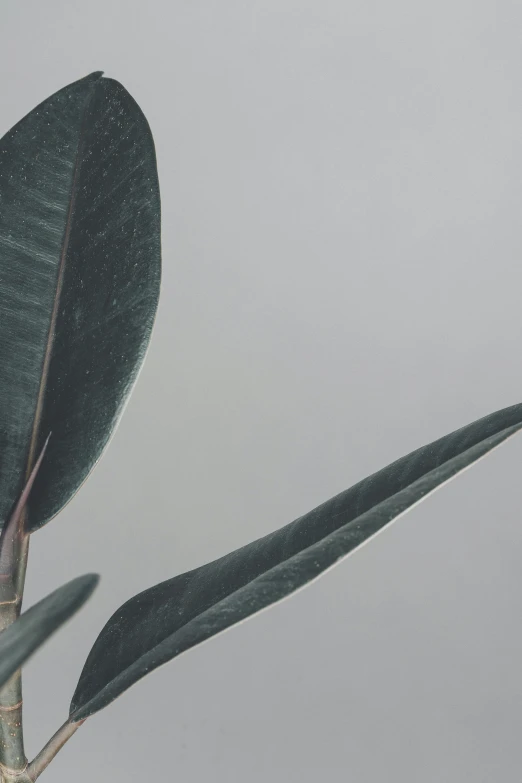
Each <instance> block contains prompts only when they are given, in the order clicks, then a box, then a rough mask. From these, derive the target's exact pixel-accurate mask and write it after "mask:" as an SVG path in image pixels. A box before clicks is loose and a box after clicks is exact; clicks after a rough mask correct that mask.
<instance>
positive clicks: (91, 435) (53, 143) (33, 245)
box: [0, 73, 160, 531]
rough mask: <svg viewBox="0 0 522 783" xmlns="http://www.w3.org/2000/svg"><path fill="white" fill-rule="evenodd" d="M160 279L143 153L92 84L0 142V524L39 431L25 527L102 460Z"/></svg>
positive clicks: (133, 122)
mask: <svg viewBox="0 0 522 783" xmlns="http://www.w3.org/2000/svg"><path fill="white" fill-rule="evenodd" d="M159 281H160V200H159V189H158V179H157V171H156V159H155V152H154V144H153V140H152V136H151V133H150V129H149V126H148V124H147V121H146V119H145V117H144V116H143V113H142V111H141V110H140V108H139V107H138V105H137V104H136V102H135V101H134V100H133V98H132V97H131V96H130V95H129V93H128V92H127V91H126V90H125V89H124V88H123V87H122V85H121V84H119V83H118V82H116V81H114V80H112V79H106V78H102V74H101V73H93V74H91V75H90V76H88V77H86V78H85V79H81V80H80V81H77V82H75V83H74V84H71V85H69V86H68V87H65V88H64V89H62V90H60V91H59V92H57V93H55V94H54V95H52V96H51V97H50V98H48V99H47V100H46V101H44V102H43V103H41V104H40V105H39V106H37V107H36V109H34V110H33V111H32V112H30V113H29V114H28V115H27V116H26V117H24V119H23V120H21V121H20V122H19V123H18V124H17V125H15V127H14V128H13V129H12V130H10V131H9V132H8V133H7V134H6V136H4V138H3V139H2V140H0V323H1V325H2V326H1V338H0V525H1V524H3V523H4V521H5V519H6V516H7V513H8V512H9V509H10V508H11V506H12V504H13V502H14V500H15V498H16V497H17V496H18V494H19V492H20V490H21V487H22V485H23V483H24V480H25V479H26V478H27V475H28V473H29V471H30V469H31V467H32V465H33V464H34V460H35V456H36V454H37V453H38V452H39V451H40V449H41V448H42V445H43V442H44V440H45V438H46V436H47V435H48V434H49V432H51V431H52V433H53V436H52V439H51V441H50V444H49V449H48V452H47V456H46V460H45V463H44V464H43V465H42V468H41V471H40V473H39V475H38V477H37V479H36V482H35V486H34V489H33V492H32V495H31V502H30V505H29V511H28V529H29V530H31V531H32V530H35V529H36V528H38V527H40V526H41V525H43V524H45V522H47V521H48V520H49V519H50V518H51V517H53V516H54V515H55V514H56V513H57V512H58V511H59V510H60V509H61V508H62V506H63V505H64V504H65V503H66V502H67V501H68V500H69V499H70V498H71V496H72V495H73V494H74V493H75V492H76V490H77V489H78V487H79V486H80V484H81V483H82V482H83V481H84V480H85V478H86V477H87V475H88V473H89V471H90V470H91V469H92V467H93V466H94V464H95V463H96V462H97V460H98V459H99V457H100V455H101V452H102V450H103V449H104V447H105V445H106V444H107V442H108V439H109V437H110V435H111V432H112V430H113V429H114V427H115V425H116V423H117V420H118V418H119V416H120V414H121V411H122V408H123V405H124V402H125V399H126V397H127V396H128V394H129V392H130V390H131V388H132V385H133V383H134V381H135V379H136V375H137V372H138V369H139V367H140V365H141V362H142V360H143V357H144V354H145V350H146V347H147V344H148V341H149V337H150V333H151V329H152V324H153V320H154V315H155V312H156V306H157V301H158V293H159Z"/></svg>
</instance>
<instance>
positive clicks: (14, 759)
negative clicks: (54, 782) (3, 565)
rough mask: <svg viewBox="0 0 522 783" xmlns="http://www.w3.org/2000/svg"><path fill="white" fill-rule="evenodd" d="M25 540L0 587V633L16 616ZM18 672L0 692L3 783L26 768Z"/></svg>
mask: <svg viewBox="0 0 522 783" xmlns="http://www.w3.org/2000/svg"><path fill="white" fill-rule="evenodd" d="M28 549H29V536H28V535H25V536H23V538H22V539H21V540H20V541H19V545H18V546H17V552H16V567H15V569H14V573H13V574H12V575H11V579H10V580H9V582H7V583H6V582H3V583H2V584H1V586H0V631H3V630H5V629H6V628H8V627H9V625H11V623H13V622H14V621H15V620H16V619H17V618H18V617H19V615H20V609H21V606H22V595H23V589H24V581H25V571H26V567H27V555H28ZM22 702H23V699H22V671H21V669H19V670H18V671H17V672H15V673H14V674H13V676H12V677H11V678H10V679H9V681H8V682H7V683H6V684H5V685H4V687H3V688H2V689H1V690H0V771H1V774H2V777H3V778H4V779H5V780H6V781H7V779H8V777H9V775H10V773H11V772H14V773H20V772H23V770H24V769H25V767H26V766H27V758H26V755H25V751H24V733H23V726H22Z"/></svg>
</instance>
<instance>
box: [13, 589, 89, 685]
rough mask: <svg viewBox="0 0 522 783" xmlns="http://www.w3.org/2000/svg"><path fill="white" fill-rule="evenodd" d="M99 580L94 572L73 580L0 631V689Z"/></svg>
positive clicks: (82, 601)
mask: <svg viewBox="0 0 522 783" xmlns="http://www.w3.org/2000/svg"><path fill="white" fill-rule="evenodd" d="M98 581H99V576H98V575H97V574H85V575H84V576H78V577H76V579H72V580H71V581H70V582H67V584H65V585H62V586H61V587H59V588H58V589H57V590H54V592H52V593H50V594H49V595H48V596H46V597H45V598H44V599H42V600H41V601H39V602H38V603H37V604H35V605H34V606H32V607H31V608H30V609H28V610H27V611H26V612H24V613H23V614H22V615H21V616H20V617H19V618H18V620H15V622H14V623H13V624H12V625H10V626H9V628H7V629H6V630H5V631H2V633H0V688H1V687H2V685H5V683H6V682H7V681H8V679H9V678H10V677H11V675H12V674H14V673H15V671H17V670H18V669H19V668H20V667H21V665H22V664H23V663H25V661H26V660H27V659H28V658H29V657H30V656H31V655H32V654H33V652H34V651H35V650H36V649H37V648H38V647H40V645H42V644H43V643H44V642H45V641H46V639H48V637H49V636H50V635H51V634H52V633H54V631H56V630H57V629H58V628H59V627H60V626H61V625H63V623H65V621H66V620H68V619H69V618H70V617H71V616H72V615H73V614H74V613H75V612H77V611H78V609H80V607H81V606H83V604H84V603H85V601H86V600H87V599H88V598H89V596H90V595H91V593H92V591H93V590H94V588H95V587H96V585H97V584H98Z"/></svg>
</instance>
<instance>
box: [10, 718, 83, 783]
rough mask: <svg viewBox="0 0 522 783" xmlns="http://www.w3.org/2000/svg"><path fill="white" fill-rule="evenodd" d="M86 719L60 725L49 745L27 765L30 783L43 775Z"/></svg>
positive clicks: (23, 782)
mask: <svg viewBox="0 0 522 783" xmlns="http://www.w3.org/2000/svg"><path fill="white" fill-rule="evenodd" d="M85 720H87V719H86V718H84V720H81V721H79V722H78V723H69V721H65V723H64V724H63V726H60V728H59V729H58V731H57V732H56V734H54V735H53V736H52V737H51V739H50V740H49V742H48V743H47V745H45V746H44V747H43V748H42V750H41V751H40V753H39V754H38V755H37V756H35V758H34V759H33V760H32V761H31V763H30V764H29V766H28V767H27V769H26V771H25V774H26V775H27V778H28V780H29V781H30V783H34V781H35V780H36V778H37V777H38V776H39V775H41V773H42V772H43V771H44V769H45V768H46V767H47V765H48V764H49V763H50V762H51V761H52V760H53V759H54V757H55V756H56V754H57V753H58V751H59V750H60V749H61V748H62V747H63V746H64V745H65V743H66V742H67V740H68V739H69V738H70V737H72V735H73V734H74V732H75V731H76V730H77V729H79V728H80V726H81V725H82V723H85ZM6 783H8V782H6ZM17 783H18V779H17ZM20 783H25V781H23V780H20Z"/></svg>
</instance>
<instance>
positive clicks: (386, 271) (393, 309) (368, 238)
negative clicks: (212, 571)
mask: <svg viewBox="0 0 522 783" xmlns="http://www.w3.org/2000/svg"><path fill="white" fill-rule="evenodd" d="M521 23H522V7H521V5H520V3H516V2H507V1H505V0H495V1H494V2H493V0H491V2H481V1H479V0H474V2H470V1H469V0H444V1H443V0H439V2H437V3H434V2H432V3H418V2H406V0H396V1H395V2H389V0H357V1H354V0H338V2H333V1H332V0H313V1H311V0H300V2H296V1H295V2H291V1H290V0H263V1H262V0H250V1H247V2H244V1H243V2H232V0H222V1H221V2H211V0H201V1H200V0H190V2H189V1H188V0H178V1H177V2H159V0H156V1H154V0H149V1H148V2H134V1H133V2H130V1H129V0H126V1H125V2H124V0H103V1H101V0H91V2H89V3H85V2H78V0H67V1H65V0H64V2H58V1H57V0H55V1H54V2H52V1H51V0H46V2H37V0H32V1H29V0H25V2H20V1H18V2H16V1H15V0H13V1H12V2H9V0H3V2H2V3H1V29H0V72H1V73H2V77H3V78H2V86H1V103H0V126H1V127H0V133H4V132H5V131H7V130H8V129H9V128H10V127H11V126H12V125H13V124H14V123H15V122H16V121H17V120H18V119H20V118H21V117H22V116H23V115H24V114H25V113H26V112H27V111H29V110H30V109H32V108H33V106H34V105H36V104H37V103H39V102H40V101H41V100H43V99H44V98H46V97H47V96H48V95H49V94H51V93H52V92H54V91H55V90H57V89H59V88H60V87H62V86H64V85H65V84H67V83H69V82H71V81H73V80H75V79H77V78H80V77H82V76H84V75H86V74H87V73H89V72H90V71H93V70H97V69H104V70H105V72H106V74H107V75H108V76H112V77H114V78H116V79H118V80H120V81H121V82H122V83H123V84H124V85H125V86H126V87H127V89H128V90H129V91H130V92H131V93H132V95H133V96H134V97H135V98H136V100H137V101H138V103H139V104H140V105H141V107H142V108H143V110H144V112H145V114H146V116H147V117H148V119H149V122H150V124H151V126H152V130H153V133H154V137H155V141H156V145H157V153H158V163H159V171H160V183H161V189H162V203H163V254H164V275H163V281H164V282H163V292H162V299H161V305H160V310H159V313H158V319H157V323H156V328H155V332H154V336H153V340H152V344H151V348H150V352H149V355H148V358H147V361H146V363H145V366H144V369H143V372H142V374H141V376H140V379H139V381H138V384H137V387H136V389H135V392H134V395H133V397H132V399H131V401H130V403H129V405H128V408H127V411H126V413H125V416H124V418H123V420H122V422H121V425H120V427H119V429H118V431H117V433H116V435H115V437H114V439H113V441H112V443H111V445H110V447H109V449H108V451H107V453H106V454H105V456H104V457H103V460H102V462H101V464H100V466H99V467H98V468H97V469H96V470H95V472H94V473H93V475H92V477H91V478H90V480H89V481H88V482H87V484H86V485H85V486H84V488H83V489H82V490H81V491H80V493H79V494H78V495H77V496H76V498H75V499H74V500H73V501H72V502H71V503H70V505H69V506H68V507H67V508H66V509H65V510H64V511H63V513H62V514H61V515H60V516H59V517H58V518H56V519H55V520H54V521H53V522H52V523H50V524H49V525H48V526H47V527H46V528H44V529H43V530H42V531H40V532H38V533H37V534H36V535H35V536H34V539H33V541H32V544H31V554H30V559H29V576H28V583H27V591H26V606H28V605H29V604H31V603H33V602H34V601H36V600H37V599H38V598H39V597H41V596H42V595H43V594H44V593H47V592H48V591H50V590H51V589H53V588H54V587H56V586H58V585H59V584H61V583H63V582H64V581H66V580H68V579H70V578H72V577H74V576H75V575H77V574H79V573H82V572H85V571H91V570H95V571H99V572H100V573H101V574H102V582H101V585H100V587H99V589H98V591H97V593H96V594H95V596H94V597H93V598H92V599H91V601H90V602H89V604H88V605H87V606H86V608H85V609H84V610H82V613H81V615H78V616H77V617H75V618H74V620H72V621H71V622H70V623H69V624H68V625H67V626H66V628H65V629H63V630H62V631H61V632H60V633H59V634H57V635H56V636H55V637H54V638H53V639H52V641H50V642H49V643H48V644H47V645H46V646H45V648H43V649H42V651H40V653H39V654H38V655H37V656H36V657H35V658H34V659H33V660H32V661H31V662H30V664H29V665H28V666H27V670H26V675H25V680H24V690H25V699H26V724H27V729H26V744H27V748H28V752H29V753H30V755H34V753H36V752H37V750H39V748H40V747H41V745H42V744H43V743H44V742H45V741H46V740H47V738H48V737H49V735H50V734H51V733H52V732H53V731H54V730H55V728H57V727H58V725H59V724H60V723H61V722H62V721H63V719H64V718H65V715H66V711H67V706H68V703H69V699H70V696H71V694H72V691H73V689H74V687H75V684H76V680H77V677H78V675H79V672H80V670H81V667H82V665H83V663H84V660H85V657H86V655H87V653H88V651H89V649H90V646H91V644H92V642H93V641H94V638H95V636H96V634H97V633H98V632H99V630H100V629H101V627H102V626H103V624H104V623H105V621H106V620H107V619H108V617H109V615H110V614H111V613H112V612H113V611H114V610H115V609H116V608H117V607H118V606H119V605H120V604H121V603H122V602H123V601H124V600H126V599H127V598H128V597H130V596H131V595H133V594H135V593H136V592H138V591H139V590H141V589H144V588H146V587H148V586H150V585H152V584H154V583H156V582H158V581H161V580H163V579H166V578H168V577H170V576H173V575H175V574H177V573H180V572H182V571H185V570H187V569H190V568H193V567H196V566H197V565H200V564H201V563H203V562H205V561H208V560H210V559H213V558H215V557H218V556H220V555H222V554H224V553H226V552H228V551H230V550H231V549H234V548H236V547H238V546H240V545H242V544H244V543H247V542H248V541H251V540H252V539H254V538H256V537H258V536H261V535H263V534H265V533H268V532H269V531H271V530H274V529H275V528H277V527H280V526H281V525H283V524H285V523H286V522H289V521H291V520H292V519H294V518H295V517H297V516H299V515H301V514H303V513H305V512H306V511H308V510H310V509H312V508H313V507H315V506H316V505H318V504H319V503H321V502H322V501H324V500H326V499H327V498H329V497H331V496H332V495H334V494H336V493H337V492H339V491H341V490H342V489H344V488H346V487H348V486H350V485H351V484H353V483H354V482H356V481H358V480H359V479H361V478H363V477H364V476H366V475H367V474H369V473H371V472H373V471H375V470H377V469H379V468H381V467H383V466H384V465H385V464H387V463H389V462H391V461H392V460H394V459H396V458H397V457H399V456H402V455H403V454H405V453H407V452H408V451H410V450H412V449H414V448H416V447H418V446H420V445H423V444H424V443H426V442H428V441H430V440H433V439H435V438H437V437H439V436H441V435H444V434H446V433H447V432H450V431H451V430H453V429H455V428H457V427H459V426H462V425H464V424H467V423H469V422H471V421H473V420H474V419H476V418H478V417H480V416H483V415H485V414H487V413H489V412H491V411H493V410H497V409H499V408H502V407H504V406H507V405H511V404H513V403H515V402H519V401H520V400H521V398H522V366H521V362H520V345H521V334H522V320H521V314H520V284H521V272H520V257H521V251H522V231H521V228H520V204H521V195H522V193H521V191H522V179H521V173H522V143H521V133H522V102H521V81H522V78H521V75H520V71H521V66H522V53H521V47H520V30H521ZM521 459H522V441H521V440H520V438H518V439H517V438H515V439H513V440H511V441H510V442H508V443H507V444H506V445H505V446H503V447H502V448H501V449H500V450H499V451H496V452H495V453H494V454H492V455H491V456H489V457H488V458H487V459H485V460H483V461H481V462H480V463H479V464H477V465H476V466H474V467H473V468H472V469H471V470H469V471H467V472H465V473H464V474H463V475H462V476H460V477H458V478H457V479H456V480H455V481H454V482H451V483H450V484H449V485H447V486H445V487H444V488H443V489H441V490H440V491H439V492H438V493H436V494H435V495H434V496H432V497H430V498H429V499H428V500H427V501H426V502H425V503H423V504H421V506H419V507H416V508H415V509H414V510H413V511H412V512H411V513H409V514H408V515H407V516H405V517H403V518H401V519H400V520H399V521H398V522H397V524H395V525H393V526H391V527H390V528H388V529H387V530H386V531H385V532H384V533H382V535H380V536H378V537H377V538H376V539H374V540H372V541H371V542H370V544H369V545H367V546H365V547H363V548H362V549H361V550H359V551H357V552H356V553H355V554H354V555H353V556H352V557H350V558H348V559H347V560H345V561H344V562H343V563H342V564H341V565H339V566H338V567H337V568H336V569H334V570H333V571H330V572H329V573H328V574H327V575H325V576H324V577H323V578H322V579H321V580H319V581H318V582H316V583H314V584H313V585H312V586H310V587H309V588H308V589H307V590H304V591H302V592H301V593H299V594H297V595H295V596H294V597H292V598H291V599H290V600H288V601H286V602H284V603H282V604H280V605H278V606H274V607H272V609H271V610H270V611H267V612H264V613H262V614H261V615H259V616H257V617H253V618H251V619H250V620H249V621H248V622H246V623H244V624H242V625H241V626H239V627H237V628H235V629H232V630H230V631H229V632H228V633H226V634H224V635H222V636H219V637H216V638H215V639H213V640H212V641H210V642H209V643H207V644H204V645H202V646H201V647H198V648H195V649H194V650H192V651H190V652H189V653H187V654H186V655H183V656H182V657H180V658H179V659H178V660H176V661H173V662H172V663H170V664H169V665H167V666H165V667H163V668H161V669H159V670H158V671H156V672H154V673H153V674H152V675H151V676H149V677H148V678H147V679H145V680H142V681H141V682H140V683H139V684H137V685H136V686H134V688H133V689H131V690H130V691H128V692H127V693H126V694H124V695H123V696H122V697H121V698H120V699H118V700H117V701H116V702H115V703H113V704H112V705H111V706H110V707H108V708H107V709H106V710H105V711H103V712H101V713H99V714H98V715H97V716H95V717H93V718H91V719H90V720H89V721H88V722H87V723H86V724H85V725H84V726H83V727H82V728H81V730H80V731H79V732H78V734H77V735H76V736H75V737H74V738H73V739H72V740H71V742H70V743H69V744H68V745H67V746H66V748H65V749H64V750H63V751H62V752H61V753H60V755H59V756H58V757H57V759H56V760H55V762H54V763H53V765H52V767H51V768H50V769H49V770H48V771H47V772H46V773H45V775H46V777H45V778H44V779H45V780H50V781H51V780H54V781H55V783H60V782H61V781H63V782H64V783H65V782H66V781H67V783H70V781H71V780H74V781H75V782H76V783H83V781H92V780H103V781H111V783H120V782H121V783H123V781H132V782H134V781H152V780H165V781H174V782H175V783H180V782H181V781H183V783H196V782H197V783H199V781H214V782H216V783H217V782H218V781H219V782H220V783H221V782H223V783H229V781H241V782H243V781H248V783H265V781H267V780H270V781H271V782H272V783H283V782H285V783H288V782H290V783H294V781H295V783H297V782H299V783H312V782H313V783H315V782H316V781H317V780H328V781H334V780H335V781H337V780H350V781H356V782H357V783H374V781H400V783H418V781H423V783H432V782H433V783H439V782H440V781H445V782H446V781H447V782H448V783H452V782H453V781H455V783H457V781H458V782H459V783H465V782H466V781H469V782H470V783H472V782H473V783H478V781H499V780H517V779H519V777H520V767H521V764H522V759H521V744H520V723H521V716H522V701H521V697H522V674H521V671H520V659H521V654H522V633H521V631H520V605H521V600H522V594H521V593H522V591H521V585H522V576H521V569H520V559H521V554H522V530H521V526H520V501H521V492H522V490H521V484H520V463H521ZM115 559H116V564H115V563H114V560H115Z"/></svg>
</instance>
